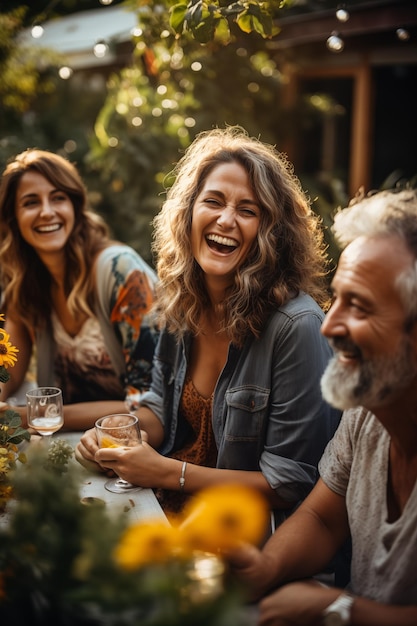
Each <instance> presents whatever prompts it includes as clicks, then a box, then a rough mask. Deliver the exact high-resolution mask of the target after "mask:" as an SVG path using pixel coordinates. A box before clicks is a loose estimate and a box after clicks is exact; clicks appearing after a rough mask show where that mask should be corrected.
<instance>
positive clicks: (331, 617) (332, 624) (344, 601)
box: [322, 592, 354, 626]
mask: <svg viewBox="0 0 417 626" xmlns="http://www.w3.org/2000/svg"><path fill="white" fill-rule="evenodd" d="M353 602H354V597H353V596H351V595H350V594H349V593H346V592H343V593H341V594H340V596H338V597H337V598H336V600H335V601H334V602H332V603H331V604H330V605H329V606H328V607H327V608H325V609H324V611H323V613H322V624H323V626H349V624H350V616H351V612H352V604H353Z"/></svg>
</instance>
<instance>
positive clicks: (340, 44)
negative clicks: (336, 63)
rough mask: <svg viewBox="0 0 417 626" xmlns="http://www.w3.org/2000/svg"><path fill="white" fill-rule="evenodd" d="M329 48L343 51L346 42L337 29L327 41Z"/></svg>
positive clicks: (332, 50) (333, 50) (334, 50)
mask: <svg viewBox="0 0 417 626" xmlns="http://www.w3.org/2000/svg"><path fill="white" fill-rule="evenodd" d="M326 45H327V48H328V49H329V50H330V52H342V50H343V48H344V47H345V42H344V41H343V39H342V38H341V37H340V36H339V34H338V33H337V32H336V31H333V32H332V34H331V35H330V37H328V38H327V41H326Z"/></svg>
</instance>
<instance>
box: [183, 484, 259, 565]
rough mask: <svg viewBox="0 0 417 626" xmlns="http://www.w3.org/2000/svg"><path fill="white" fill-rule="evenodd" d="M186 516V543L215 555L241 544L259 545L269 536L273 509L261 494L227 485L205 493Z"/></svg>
mask: <svg viewBox="0 0 417 626" xmlns="http://www.w3.org/2000/svg"><path fill="white" fill-rule="evenodd" d="M184 514H185V519H184V521H183V523H182V525H181V532H182V533H183V535H184V542H185V543H187V542H188V543H189V545H190V547H193V548H196V549H200V550H206V551H208V552H212V553H215V552H218V551H220V552H221V551H222V550H228V549H230V548H233V547H236V546H237V545H238V544H240V543H241V542H245V543H252V544H257V543H259V542H260V541H261V539H262V538H263V537H264V536H265V533H266V529H267V523H268V514H269V507H268V504H267V502H266V499H265V498H264V497H263V496H262V495H261V494H260V493H259V492H258V491H255V490H254V489H251V488H249V487H246V486H244V485H240V484H224V485H217V486H213V487H209V488H207V489H204V490H202V491H201V492H200V493H199V494H197V496H196V497H195V498H194V499H193V500H191V501H190V503H189V505H188V507H186V509H185V511H184Z"/></svg>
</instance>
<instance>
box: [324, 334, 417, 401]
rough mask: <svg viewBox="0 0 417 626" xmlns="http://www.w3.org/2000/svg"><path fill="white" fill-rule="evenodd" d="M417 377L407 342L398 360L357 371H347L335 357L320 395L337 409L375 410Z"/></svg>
mask: <svg viewBox="0 0 417 626" xmlns="http://www.w3.org/2000/svg"><path fill="white" fill-rule="evenodd" d="M416 374H417V367H416V362H415V359H414V358H413V354H412V350H411V345H410V342H409V341H408V340H404V341H403V343H402V346H401V351H400V353H399V354H398V356H397V357H395V358H383V359H374V360H372V361H366V362H362V363H358V365H357V366H356V367H347V366H345V365H343V364H342V363H341V362H340V361H339V360H338V359H337V356H334V357H333V358H332V359H331V361H330V362H329V364H328V366H327V368H326V370H325V372H324V374H323V376H322V379H321V391H322V394H323V397H324V399H325V400H326V402H328V403H329V404H331V405H332V406H334V407H335V408H336V409H341V410H345V409H351V408H354V407H357V406H363V407H365V408H367V409H369V410H373V409H374V408H376V407H378V406H381V405H383V404H384V403H386V402H388V401H389V400H390V399H391V398H392V397H393V396H394V394H397V393H398V392H399V391H401V390H402V389H404V388H406V387H407V386H408V385H409V384H410V383H411V381H412V380H413V379H414V377H415V376H416Z"/></svg>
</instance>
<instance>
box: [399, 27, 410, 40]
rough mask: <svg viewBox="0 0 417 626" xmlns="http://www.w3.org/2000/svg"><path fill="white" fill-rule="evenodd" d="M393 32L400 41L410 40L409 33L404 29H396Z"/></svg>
mask: <svg viewBox="0 0 417 626" xmlns="http://www.w3.org/2000/svg"><path fill="white" fill-rule="evenodd" d="M395 32H396V34H397V37H398V39H399V40H400V41H408V40H409V39H410V33H409V32H408V30H406V29H405V28H397V30H396V31H395Z"/></svg>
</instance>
